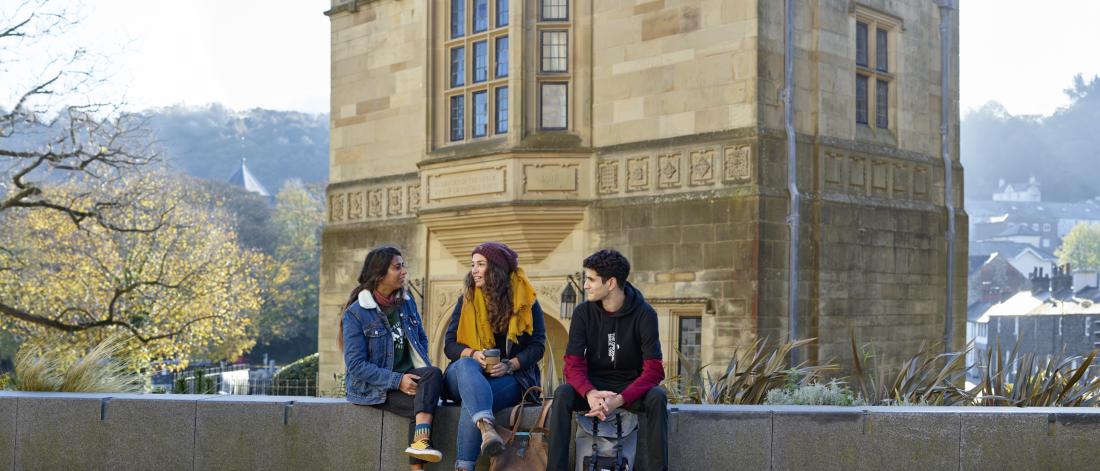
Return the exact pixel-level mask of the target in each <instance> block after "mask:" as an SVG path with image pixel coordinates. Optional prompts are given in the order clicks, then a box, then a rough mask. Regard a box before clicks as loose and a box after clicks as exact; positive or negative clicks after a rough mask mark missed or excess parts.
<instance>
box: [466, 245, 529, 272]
mask: <svg viewBox="0 0 1100 471" xmlns="http://www.w3.org/2000/svg"><path fill="white" fill-rule="evenodd" d="M474 254H481V256H483V257H485V258H486V259H488V260H489V262H490V263H492V264H493V265H496V266H498V267H503V268H504V269H505V270H507V271H508V273H512V272H514V271H516V267H518V266H519V254H517V253H516V251H515V250H512V249H511V248H510V247H508V246H507V245H504V244H502V243H500V242H485V243H483V244H481V245H478V246H477V247H474V251H473V252H471V253H470V256H471V257H472V256H473V255H474Z"/></svg>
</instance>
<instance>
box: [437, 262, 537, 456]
mask: <svg viewBox="0 0 1100 471" xmlns="http://www.w3.org/2000/svg"><path fill="white" fill-rule="evenodd" d="M518 258H519V257H518V255H517V254H516V252H515V251H513V250H512V249H511V248H509V247H508V246H507V245H504V244H501V243H499V242H486V243H484V244H481V245H479V246H477V247H475V248H474V251H473V253H472V254H471V255H470V273H469V274H467V275H466V290H465V295H464V296H463V297H462V299H461V300H459V302H458V303H457V305H456V306H455V309H454V312H453V313H451V322H450V325H449V326H448V328H447V334H446V337H445V338H444V340H445V345H444V347H443V351H444V354H446V355H447V358H449V359H450V360H451V361H452V362H453V363H451V364H450V366H448V367H447V373H446V375H444V386H445V387H446V393H447V397H450V398H456V399H460V400H461V403H462V410H461V411H460V413H459V420H458V438H457V455H458V456H457V457H456V458H457V459H456V461H455V469H464V470H468V471H469V470H473V469H474V464H475V463H476V462H477V458H478V456H479V455H480V454H481V453H485V454H488V455H495V454H497V453H500V451H501V450H503V448H504V442H503V441H502V440H501V438H500V435H498V434H497V432H496V430H495V429H494V428H493V425H494V424H493V412H494V411H498V410H501V409H504V408H506V407H511V406H513V405H515V404H517V403H519V401H520V396H521V395H522V394H523V393H524V391H526V390H527V388H529V387H531V386H538V385H539V383H540V382H541V374H540V372H539V360H540V359H542V354H543V353H544V352H545V351H546V321H545V319H544V318H543V315H542V308H541V307H539V303H538V301H537V300H536V299H535V288H534V286H532V285H531V281H530V280H528V279H527V275H525V274H524V272H523V269H522V268H520V267H519V264H518ZM485 349H496V350H499V352H500V362H499V363H496V364H491V363H487V362H486V357H485V354H484V350H485Z"/></svg>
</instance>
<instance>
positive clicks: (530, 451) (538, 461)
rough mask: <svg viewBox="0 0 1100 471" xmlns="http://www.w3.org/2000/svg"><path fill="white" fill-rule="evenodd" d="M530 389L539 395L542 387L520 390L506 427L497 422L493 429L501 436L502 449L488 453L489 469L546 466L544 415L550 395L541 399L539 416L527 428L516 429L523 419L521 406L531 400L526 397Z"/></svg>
mask: <svg viewBox="0 0 1100 471" xmlns="http://www.w3.org/2000/svg"><path fill="white" fill-rule="evenodd" d="M532 391H538V393H539V395H540V396H541V395H542V388H540V387H538V386H531V387H530V388H528V389H527V391H526V392H524V393H523V398H522V399H521V400H520V402H519V404H516V406H515V407H513V408H512V416H511V419H510V420H509V422H510V423H509V424H508V425H509V427H508V428H505V427H501V426H500V425H497V426H496V427H497V433H499V434H500V438H502V439H504V451H502V452H500V454H498V455H496V456H494V457H492V459H490V461H489V470H490V471H504V470H508V471H512V470H517V471H544V470H545V469H546V456H547V445H546V437H547V433H549V431H547V430H546V415H547V414H548V413H549V412H550V405H551V404H552V403H553V402H554V400H553V399H543V401H542V409H541V410H540V411H539V419H538V421H537V422H535V425H534V426H532V427H531V428H530V429H529V430H528V431H526V432H521V431H519V426H520V423H521V422H523V407H524V406H526V405H528V404H531V405H534V404H535V402H534V401H531V402H528V401H527V397H528V396H529V395H530V394H531V392H532Z"/></svg>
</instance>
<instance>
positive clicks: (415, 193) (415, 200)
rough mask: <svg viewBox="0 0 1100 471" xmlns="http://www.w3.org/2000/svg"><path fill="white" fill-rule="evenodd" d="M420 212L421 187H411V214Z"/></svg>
mask: <svg viewBox="0 0 1100 471" xmlns="http://www.w3.org/2000/svg"><path fill="white" fill-rule="evenodd" d="M419 210H420V185H409V214H416V212H417V211H419Z"/></svg>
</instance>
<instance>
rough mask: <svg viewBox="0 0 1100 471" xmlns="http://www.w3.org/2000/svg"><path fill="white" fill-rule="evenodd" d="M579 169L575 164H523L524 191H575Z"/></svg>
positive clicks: (577, 184)
mask: <svg viewBox="0 0 1100 471" xmlns="http://www.w3.org/2000/svg"><path fill="white" fill-rule="evenodd" d="M579 187H580V170H579V169H578V167H577V165H576V164H534V165H524V166H523V192H524V193H576V192H577V189H578V188H579Z"/></svg>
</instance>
